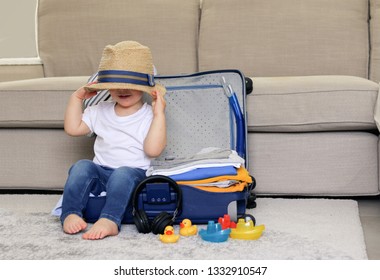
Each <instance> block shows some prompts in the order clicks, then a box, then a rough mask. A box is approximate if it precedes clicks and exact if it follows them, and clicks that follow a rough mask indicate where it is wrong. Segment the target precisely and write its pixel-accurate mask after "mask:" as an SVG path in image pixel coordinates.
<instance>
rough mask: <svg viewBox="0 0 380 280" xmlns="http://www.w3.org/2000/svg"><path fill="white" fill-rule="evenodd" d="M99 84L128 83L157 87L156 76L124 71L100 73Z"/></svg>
mask: <svg viewBox="0 0 380 280" xmlns="http://www.w3.org/2000/svg"><path fill="white" fill-rule="evenodd" d="M98 82H99V83H128V84H135V85H142V86H149V87H153V86H154V85H155V82H154V76H153V75H150V74H144V73H139V72H132V71H124V70H104V71H99V73H98Z"/></svg>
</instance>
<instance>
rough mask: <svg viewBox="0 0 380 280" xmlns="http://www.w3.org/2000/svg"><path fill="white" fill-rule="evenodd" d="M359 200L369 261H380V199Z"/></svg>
mask: <svg viewBox="0 0 380 280" xmlns="http://www.w3.org/2000/svg"><path fill="white" fill-rule="evenodd" d="M357 200H358V204H359V214H360V219H361V222H362V226H363V231H364V238H365V242H366V246H367V255H368V259H370V260H380V197H375V198H366V199H357Z"/></svg>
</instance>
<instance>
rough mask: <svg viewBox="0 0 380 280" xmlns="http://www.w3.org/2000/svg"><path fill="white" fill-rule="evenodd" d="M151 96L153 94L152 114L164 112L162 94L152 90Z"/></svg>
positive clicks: (164, 103) (164, 104)
mask: <svg viewBox="0 0 380 280" xmlns="http://www.w3.org/2000/svg"><path fill="white" fill-rule="evenodd" d="M152 96H153V101H152V108H153V114H154V115H159V114H164V113H165V107H166V101H165V99H164V97H163V95H162V94H161V92H159V91H153V92H152Z"/></svg>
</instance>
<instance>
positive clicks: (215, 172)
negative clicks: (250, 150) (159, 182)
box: [169, 165, 237, 181]
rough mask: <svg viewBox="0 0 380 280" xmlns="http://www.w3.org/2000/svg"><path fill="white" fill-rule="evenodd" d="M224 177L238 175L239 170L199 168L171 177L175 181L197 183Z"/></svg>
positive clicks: (233, 168) (231, 168)
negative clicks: (196, 181)
mask: <svg viewBox="0 0 380 280" xmlns="http://www.w3.org/2000/svg"><path fill="white" fill-rule="evenodd" d="M223 175H237V170H236V168H235V167H234V166H232V165H231V166H222V167H209V168H197V169H194V170H191V171H188V172H184V173H181V174H176V175H171V176H169V177H170V178H172V179H173V180H174V181H195V180H202V179H207V178H212V177H217V176H223Z"/></svg>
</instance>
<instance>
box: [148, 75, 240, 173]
mask: <svg viewBox="0 0 380 280" xmlns="http://www.w3.org/2000/svg"><path fill="white" fill-rule="evenodd" d="M155 81H156V82H158V83H160V84H162V85H164V86H165V87H166V89H167V93H166V95H165V100H166V111H165V112H166V121H167V148H166V149H165V151H164V152H163V153H162V155H161V156H160V158H159V160H165V159H167V158H168V159H172V158H181V157H187V156H191V155H194V154H196V153H197V152H199V151H200V150H202V149H204V148H210V147H217V148H222V149H231V150H236V151H237V152H238V154H239V155H240V156H241V157H242V158H244V159H245V162H246V167H247V163H248V159H247V154H248V153H247V152H246V144H245V143H246V141H247V126H246V122H245V119H246V110H245V104H246V89H245V86H246V81H245V78H244V76H243V74H242V73H241V72H240V71H238V70H218V71H208V72H199V73H195V74H190V75H180V76H178V75H177V76H158V77H156V78H155ZM239 114H240V116H238V115H239Z"/></svg>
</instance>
